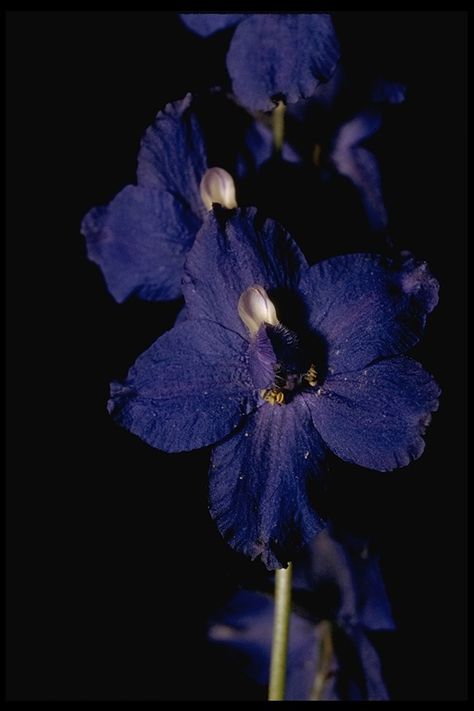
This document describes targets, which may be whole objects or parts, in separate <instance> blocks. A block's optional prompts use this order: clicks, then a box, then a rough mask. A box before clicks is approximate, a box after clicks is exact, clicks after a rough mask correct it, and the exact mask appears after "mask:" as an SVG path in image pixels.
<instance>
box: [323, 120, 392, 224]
mask: <svg viewBox="0 0 474 711" xmlns="http://www.w3.org/2000/svg"><path fill="white" fill-rule="evenodd" d="M380 124H381V117H380V114H379V113H377V112H365V113H361V114H358V115H357V116H355V117H354V118H352V119H351V120H350V121H348V122H347V123H345V124H344V125H343V126H341V128H340V129H339V131H338V132H337V134H336V137H335V140H334V145H333V149H332V152H331V160H332V163H333V164H334V166H335V168H336V170H337V171H338V173H340V174H341V175H344V176H345V177H347V178H349V180H350V181H351V182H352V183H353V185H354V187H355V188H356V189H357V190H358V191H359V194H360V197H361V200H362V204H363V206H364V209H365V212H366V214H367V218H368V221H369V224H370V226H371V227H372V229H373V230H380V231H382V230H384V229H385V228H386V227H387V211H386V209H385V204H384V201H383V194H382V183H381V179H380V171H379V167H378V163H377V159H376V158H375V156H374V154H373V153H371V151H369V150H367V148H364V146H363V145H361V143H362V142H363V141H364V140H366V139H367V138H369V137H370V136H372V135H373V134H374V133H375V132H376V131H377V130H378V129H379V127H380Z"/></svg>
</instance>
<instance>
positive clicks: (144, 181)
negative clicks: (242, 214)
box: [81, 91, 268, 302]
mask: <svg viewBox="0 0 474 711" xmlns="http://www.w3.org/2000/svg"><path fill="white" fill-rule="evenodd" d="M243 113H244V112H242V111H239V109H237V107H236V106H235V105H234V104H233V103H232V102H229V101H227V100H226V99H225V97H224V96H223V95H222V94H221V93H220V92H217V91H216V92H212V93H211V94H210V95H209V96H205V97H203V98H199V99H196V98H193V97H192V96H191V95H190V94H188V95H187V96H186V97H185V98H184V99H183V100H180V101H176V102H174V103H171V104H168V105H167V106H166V108H165V109H164V111H162V112H160V113H158V115H157V117H156V119H155V122H154V123H153V125H152V126H150V127H149V128H148V130H147V131H146V133H145V135H144V137H143V139H142V142H141V147H140V152H139V155H138V169H137V183H138V184H137V185H128V186H126V187H125V188H124V189H123V190H122V191H121V192H120V193H118V195H117V196H116V197H115V198H114V199H113V200H112V202H111V203H110V204H109V205H107V206H104V207H96V208H94V209H92V210H91V211H90V212H89V213H88V214H87V215H86V217H85V218H84V220H83V223H82V228H81V229H82V233H83V234H84V236H85V237H86V243H87V253H88V256H89V259H91V260H92V261H93V262H96V263H97V264H98V265H99V266H100V268H101V269H102V272H103V274H104V277H105V280H106V283H107V286H108V288H109V291H110V293H111V294H112V296H113V297H114V298H115V299H116V300H117V301H119V302H121V301H124V300H125V299H127V298H128V297H130V296H131V295H136V296H138V297H139V298H142V299H146V300H150V301H162V300H168V299H175V298H177V297H179V296H180V295H181V272H182V268H183V264H184V260H185V258H186V254H187V252H188V251H189V249H190V248H191V246H192V244H193V242H194V238H195V236H196V233H197V232H198V230H199V228H200V227H201V225H202V221H203V219H204V218H205V216H206V214H207V212H208V208H209V207H210V202H209V204H206V203H205V201H204V199H203V187H202V181H203V178H204V177H205V175H206V174H207V175H208V173H206V172H207V171H208V169H210V168H211V167H213V166H216V165H219V166H222V167H221V172H222V173H225V171H222V168H227V170H230V171H232V174H233V176H234V177H235V178H238V179H239V180H240V181H241V183H242V181H243V180H244V178H245V176H246V175H249V174H250V173H251V172H252V170H255V169H256V168H257V167H258V164H259V163H260V162H262V160H264V159H265V158H266V157H268V156H267V155H266V154H265V152H264V151H262V148H261V147H260V146H259V147H257V148H258V150H257V152H256V153H255V155H254V154H253V152H252V147H250V149H242V150H240V149H238V148H237V146H238V145H239V141H240V134H241V133H243V134H245V133H246V132H247V131H248V130H249V129H250V128H251V125H252V121H251V120H250V119H249V118H248V117H247V116H243ZM208 117H211V118H210V119H209V118H208ZM216 159H217V160H218V161H219V163H217V164H216V162H214V161H216ZM214 178H215V175H214ZM227 180H228V181H229V182H230V183H232V186H233V182H232V176H227ZM217 187H219V186H217ZM213 197H214V199H215V200H216V201H217V202H219V201H220V200H219V195H214V196H213ZM222 202H223V201H222ZM223 204H225V202H223ZM233 206H235V202H234V203H231V204H229V205H227V207H233Z"/></svg>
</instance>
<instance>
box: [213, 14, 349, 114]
mask: <svg viewBox="0 0 474 711" xmlns="http://www.w3.org/2000/svg"><path fill="white" fill-rule="evenodd" d="M338 59H339V43H338V41H337V37H336V34H335V32H334V29H333V25H332V22H331V18H330V17H329V15H325V14H304V13H295V14H280V15H276V14H261V15H251V16H250V17H248V18H247V19H246V20H244V21H243V22H241V23H240V24H239V26H238V27H237V29H236V31H235V34H234V37H233V38H232V42H231V44H230V48H229V52H228V54H227V69H228V71H229V74H230V77H231V79H232V87H233V90H234V93H235V94H236V96H237V98H238V99H239V101H240V102H241V103H242V104H243V105H244V106H247V107H248V108H250V109H260V110H263V111H269V110H271V109H272V108H273V107H274V102H273V99H274V97H277V98H280V97H282V98H284V100H285V102H286V103H294V102H295V101H298V99H301V98H304V97H307V96H310V95H311V94H312V93H313V91H314V90H315V88H316V86H317V85H318V83H319V82H320V81H324V80H326V79H329V77H330V76H331V74H332V73H333V71H334V70H335V68H336V64H337V61H338Z"/></svg>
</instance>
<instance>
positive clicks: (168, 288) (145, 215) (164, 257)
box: [81, 185, 200, 302]
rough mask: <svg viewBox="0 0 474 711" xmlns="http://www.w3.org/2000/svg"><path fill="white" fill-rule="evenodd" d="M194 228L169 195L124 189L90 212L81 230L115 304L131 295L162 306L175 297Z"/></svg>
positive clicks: (194, 221)
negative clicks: (160, 302)
mask: <svg viewBox="0 0 474 711" xmlns="http://www.w3.org/2000/svg"><path fill="white" fill-rule="evenodd" d="M199 226H200V222H199V220H198V219H197V218H196V217H195V216H194V215H193V214H192V212H190V210H189V209H188V208H187V207H186V206H185V205H183V204H182V203H181V202H179V201H177V200H176V199H175V198H174V197H173V196H172V195H170V193H167V192H163V191H160V190H148V189H146V188H139V187H135V186H132V185H128V186H127V187H126V188H124V189H123V190H122V191H121V192H120V193H119V194H118V195H117V196H116V197H115V198H114V199H113V200H112V202H111V203H110V204H109V205H107V206H106V207H97V208H94V209H93V210H91V211H90V212H89V213H88V214H87V215H86V216H85V218H84V220H83V222H82V226H81V231H82V234H83V235H84V236H85V238H86V242H87V254H88V257H89V259H91V260H92V261H93V262H95V263H96V264H98V265H99V266H100V268H101V269H102V272H103V274H104V277H105V280H106V282H107V286H108V288H109V291H110V293H111V294H112V296H113V297H114V298H115V299H116V300H117V301H119V302H120V301H124V300H125V299H126V298H127V297H129V296H131V295H132V294H136V295H137V296H139V297H140V298H142V299H147V300H149V301H162V300H166V299H175V298H177V297H178V296H179V295H180V293H181V272H182V268H183V264H184V259H185V256H186V253H187V251H188V250H189V248H190V246H191V244H192V242H193V240H194V238H195V236H196V232H197V231H198V229H199Z"/></svg>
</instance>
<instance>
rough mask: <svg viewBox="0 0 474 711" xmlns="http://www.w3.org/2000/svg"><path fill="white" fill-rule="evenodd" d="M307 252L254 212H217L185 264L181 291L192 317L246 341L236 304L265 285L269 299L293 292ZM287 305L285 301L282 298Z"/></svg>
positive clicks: (209, 220) (305, 265)
mask: <svg viewBox="0 0 474 711" xmlns="http://www.w3.org/2000/svg"><path fill="white" fill-rule="evenodd" d="M306 267H307V264H306V260H305V258H304V256H303V254H302V253H301V252H300V250H299V248H298V246H297V245H296V243H295V242H294V240H293V239H292V238H291V236H290V235H289V234H288V233H287V232H286V231H285V230H284V229H283V227H281V226H280V225H279V224H278V223H276V222H273V221H272V220H266V221H265V222H263V221H262V219H261V218H260V217H259V215H258V214H257V211H256V210H255V208H248V209H241V210H235V211H232V212H230V211H226V210H220V209H217V208H214V211H213V213H211V214H210V215H209V217H208V218H207V219H206V221H205V223H204V225H203V227H202V228H201V230H200V231H199V233H198V236H197V238H196V241H195V243H194V246H193V249H192V250H191V252H190V253H189V255H188V258H187V260H186V264H185V269H184V275H183V293H184V295H185V299H186V305H187V308H188V313H189V315H190V317H191V318H209V319H211V320H213V321H217V322H218V323H221V324H223V325H225V326H226V327H227V328H231V329H233V330H234V331H237V332H238V333H241V334H242V335H243V336H244V337H245V338H247V337H248V333H247V330H246V328H245V326H244V324H243V322H242V321H241V319H240V317H239V314H238V311H237V304H238V301H239V298H240V296H241V294H242V293H243V292H244V291H245V290H246V289H248V287H249V286H252V285H254V284H258V285H260V286H263V288H264V289H266V291H267V292H268V294H269V296H270V298H272V297H275V305H276V307H277V315H278V316H279V318H282V316H281V314H279V313H278V298H277V297H278V293H277V292H280V293H281V294H282V293H284V294H285V295H287V294H288V292H293V291H294V289H295V285H296V283H297V281H298V276H299V271H300V270H301V269H306ZM282 301H284V299H283V300H282Z"/></svg>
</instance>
